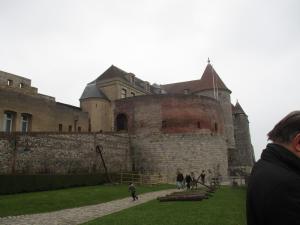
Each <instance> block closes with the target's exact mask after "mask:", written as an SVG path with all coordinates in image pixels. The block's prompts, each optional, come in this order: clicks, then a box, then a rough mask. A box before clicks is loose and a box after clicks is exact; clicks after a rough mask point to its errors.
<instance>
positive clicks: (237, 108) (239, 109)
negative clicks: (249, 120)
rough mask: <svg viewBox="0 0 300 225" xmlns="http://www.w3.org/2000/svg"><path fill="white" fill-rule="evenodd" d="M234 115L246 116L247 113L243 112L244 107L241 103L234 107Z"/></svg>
mask: <svg viewBox="0 0 300 225" xmlns="http://www.w3.org/2000/svg"><path fill="white" fill-rule="evenodd" d="M233 113H234V114H245V115H246V113H245V111H244V110H243V108H242V106H241V105H240V103H239V102H236V104H235V106H234V112H233Z"/></svg>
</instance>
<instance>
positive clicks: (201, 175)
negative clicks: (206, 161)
mask: <svg viewBox="0 0 300 225" xmlns="http://www.w3.org/2000/svg"><path fill="white" fill-rule="evenodd" d="M200 178H201V183H202V184H205V171H204V170H202V173H201V174H200Z"/></svg>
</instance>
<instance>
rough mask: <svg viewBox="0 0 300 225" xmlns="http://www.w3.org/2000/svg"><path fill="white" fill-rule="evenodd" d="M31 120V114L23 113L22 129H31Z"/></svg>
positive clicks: (26, 130) (25, 130)
mask: <svg viewBox="0 0 300 225" xmlns="http://www.w3.org/2000/svg"><path fill="white" fill-rule="evenodd" d="M30 122H31V115H30V114H26V113H22V114H21V131H22V132H28V131H29V130H30Z"/></svg>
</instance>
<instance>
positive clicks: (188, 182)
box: [185, 174, 192, 189]
mask: <svg viewBox="0 0 300 225" xmlns="http://www.w3.org/2000/svg"><path fill="white" fill-rule="evenodd" d="M191 181H192V177H191V175H190V174H187V175H186V176H185V183H186V188H187V189H191Z"/></svg>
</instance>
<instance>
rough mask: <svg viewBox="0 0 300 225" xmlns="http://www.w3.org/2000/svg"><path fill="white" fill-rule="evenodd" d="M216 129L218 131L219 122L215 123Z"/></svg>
mask: <svg viewBox="0 0 300 225" xmlns="http://www.w3.org/2000/svg"><path fill="white" fill-rule="evenodd" d="M215 131H216V132H217V131H218V124H217V123H215Z"/></svg>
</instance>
